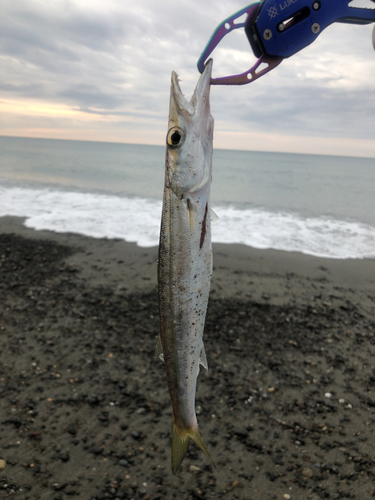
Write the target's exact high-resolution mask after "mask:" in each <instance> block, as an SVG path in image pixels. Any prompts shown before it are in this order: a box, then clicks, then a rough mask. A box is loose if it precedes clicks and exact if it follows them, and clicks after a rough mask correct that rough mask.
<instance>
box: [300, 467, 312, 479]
mask: <svg viewBox="0 0 375 500" xmlns="http://www.w3.org/2000/svg"><path fill="white" fill-rule="evenodd" d="M301 474H302V476H304V477H313V475H314V472H313V471H312V470H311V469H310V468H309V467H304V468H303V469H302V472H301Z"/></svg>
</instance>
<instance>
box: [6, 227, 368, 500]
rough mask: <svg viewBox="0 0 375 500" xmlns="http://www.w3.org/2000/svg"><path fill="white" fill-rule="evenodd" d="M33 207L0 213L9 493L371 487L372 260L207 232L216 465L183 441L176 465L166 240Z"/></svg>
mask: <svg viewBox="0 0 375 500" xmlns="http://www.w3.org/2000/svg"><path fill="white" fill-rule="evenodd" d="M22 222H23V220H22V219H17V218H12V217H3V218H1V219H0V459H2V460H3V461H4V460H5V462H6V465H5V468H4V469H3V470H1V471H0V499H1V500H2V499H5V498H15V499H22V500H26V499H33V500H34V499H46V500H62V499H64V500H65V499H68V498H69V497H74V496H78V495H79V497H80V498H82V499H84V500H86V499H87V500H91V499H101V500H102V499H117V498H118V499H134V500H136V499H143V500H147V499H151V500H157V499H164V498H165V499H172V498H176V499H183V500H185V499H215V498H225V499H232V498H236V499H237V498H239V499H253V500H258V499H259V500H263V499H288V498H290V499H293V500H304V499H311V500H312V499H314V500H318V499H320V498H356V499H357V498H358V499H361V500H370V499H373V498H374V496H375V436H374V429H375V357H374V354H375V331H374V318H375V314H374V311H375V299H374V295H375V294H374V290H375V261H374V260H343V261H340V260H330V259H319V258H314V257H310V256H304V255H301V254H292V253H284V252H277V251H271V250H267V251H261V250H254V249H251V248H247V247H243V246H240V245H236V246H232V245H214V277H213V283H212V293H211V298H210V304H209V308H208V313H207V321H206V330H205V346H206V353H207V358H208V364H209V372H208V373H207V372H205V370H203V369H202V370H201V374H200V376H199V379H198V393H197V409H198V413H199V415H198V419H199V423H200V429H201V433H202V436H203V438H204V439H205V441H206V443H207V445H208V448H209V449H210V451H211V453H212V455H213V457H214V459H215V461H216V464H217V471H216V470H214V468H213V467H212V465H211V464H210V463H209V461H208V460H207V458H206V457H205V456H204V454H203V453H202V452H201V451H200V450H197V449H196V448H195V446H194V445H190V448H189V450H190V451H189V452H188V455H187V456H186V458H185V460H184V462H183V465H182V467H181V469H180V472H179V473H178V475H177V476H176V477H174V476H173V475H172V473H171V470H170V443H171V439H170V430H171V405H170V400H169V395H168V392H167V386H166V377H165V372H164V366H163V364H162V363H161V362H160V361H157V360H155V359H154V348H155V342H156V337H157V334H158V301H157V290H156V260H157V249H156V248H147V249H144V248H139V247H137V246H136V245H134V244H130V243H125V242H123V241H119V240H104V239H103V240H94V239H92V238H86V237H83V236H79V235H72V234H55V233H51V232H44V231H33V230H29V229H26V228H25V227H24V226H23V225H22ZM3 461H0V468H1V467H3V466H4V462H3Z"/></svg>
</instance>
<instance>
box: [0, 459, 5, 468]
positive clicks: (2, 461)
mask: <svg viewBox="0 0 375 500" xmlns="http://www.w3.org/2000/svg"><path fill="white" fill-rule="evenodd" d="M6 466H7V463H6V461H5V460H0V470H4V469H5V467H6Z"/></svg>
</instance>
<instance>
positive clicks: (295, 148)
mask: <svg viewBox="0 0 375 500" xmlns="http://www.w3.org/2000/svg"><path fill="white" fill-rule="evenodd" d="M276 1H277V0H275V2H276ZM359 2H362V4H367V3H368V5H369V6H373V7H374V3H373V2H371V1H370V0H368V2H367V0H357V3H359ZM246 5H247V3H246V2H241V1H239V0H221V1H218V0H204V1H202V0H182V1H179V2H176V1H175V0H53V1H51V0H2V2H1V16H0V135H12V136H24V137H51V138H58V139H82V140H94V141H96V140H100V141H113V142H128V143H144V144H160V145H163V144H164V143H165V135H166V132H167V117H168V106H169V91H170V75H171V72H172V70H174V71H176V72H177V73H178V74H179V75H180V78H181V88H182V90H183V92H184V93H185V94H186V96H187V97H189V98H190V96H191V94H192V92H193V90H194V87H195V84H196V82H197V80H198V77H199V73H198V71H197V69H196V63H197V59H198V58H199V56H200V54H201V52H202V50H203V49H204V47H205V45H206V43H207V41H208V40H209V38H210V36H211V34H212V32H213V30H214V29H215V28H216V26H217V25H218V24H219V23H220V22H221V21H223V20H224V19H225V18H226V17H228V16H230V15H232V14H234V13H235V12H236V11H238V10H239V9H241V8H243V7H245V6H246ZM372 27H373V25H367V26H355V25H348V24H338V23H336V24H334V25H332V26H330V27H328V28H327V29H326V30H324V31H323V32H322V34H321V35H320V36H319V37H318V38H317V40H316V42H314V43H313V44H312V45H310V46H309V47H307V48H306V49H304V50H302V51H301V52H299V53H298V54H296V55H295V56H293V57H291V58H289V59H286V60H284V61H283V62H282V63H281V65H279V66H278V67H277V68H276V69H274V70H273V71H271V72H270V73H268V74H267V75H266V76H264V77H262V78H260V79H258V80H257V81H255V82H253V83H250V84H249V85H245V86H240V87H227V86H223V87H218V86H213V87H212V88H211V111H212V115H213V116H214V119H215V144H214V146H215V147H216V148H228V149H251V150H263V151H287V152H300V153H321V154H342V155H353V156H374V157H375V51H374V49H373V47H372V43H371V33H372ZM227 38H228V40H227V42H226V43H224V44H223V45H222V49H221V50H218V51H217V52H215V53H214V54H213V59H214V76H221V75H224V74H234V73H239V72H243V71H245V70H247V69H249V67H250V66H251V65H252V64H253V63H254V62H255V58H254V56H253V55H252V52H251V50H250V48H249V44H248V42H247V39H246V36H245V34H244V31H243V30H242V29H241V30H237V32H236V33H231V34H230V35H229V36H228V37H227Z"/></svg>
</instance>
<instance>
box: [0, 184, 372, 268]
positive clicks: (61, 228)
mask: <svg viewBox="0 0 375 500" xmlns="http://www.w3.org/2000/svg"><path fill="white" fill-rule="evenodd" d="M161 208H162V204H161V201H157V200H150V199H142V198H139V197H137V198H127V197H120V196H113V195H103V194H96V193H82V192H67V191H57V190H50V189H28V188H27V189H26V188H19V187H12V188H1V191H0V216H4V215H13V216H20V217H27V220H26V222H25V224H26V226H27V227H30V228H34V229H38V230H41V229H45V230H51V231H56V232H72V233H79V234H84V235H87V236H92V237H94V238H105V237H106V238H120V239H124V240H126V241H132V242H136V243H137V244H138V245H139V246H142V247H149V246H154V245H157V244H158V239H159V230H160V216H161ZM213 208H214V210H215V212H216V213H217V214H218V216H219V220H218V221H217V222H215V224H214V225H213V227H212V239H213V241H214V242H220V243H242V244H245V245H248V246H252V247H255V248H273V249H276V250H285V251H297V252H302V253H306V254H310V255H316V256H320V257H331V258H338V259H345V258H364V257H374V256H375V251H374V249H375V228H373V227H371V226H369V225H365V224H362V223H358V222H349V221H340V220H334V219H330V218H325V217H316V218H303V217H302V216H299V215H296V214H292V213H286V212H284V213H280V212H279V213H274V212H271V211H267V210H265V209H260V208H246V209H243V210H242V209H239V208H234V207H220V206H217V207H213Z"/></svg>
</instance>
